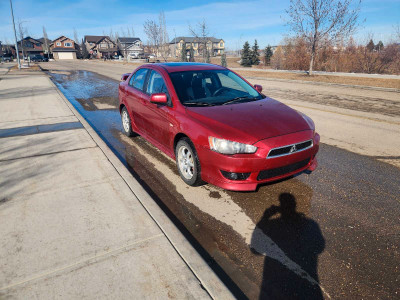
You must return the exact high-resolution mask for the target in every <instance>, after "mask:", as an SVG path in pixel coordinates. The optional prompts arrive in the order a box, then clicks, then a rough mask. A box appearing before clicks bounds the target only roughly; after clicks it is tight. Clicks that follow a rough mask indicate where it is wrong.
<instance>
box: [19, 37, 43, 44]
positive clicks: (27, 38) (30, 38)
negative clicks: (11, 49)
mask: <svg viewBox="0 0 400 300" xmlns="http://www.w3.org/2000/svg"><path fill="white" fill-rule="evenodd" d="M23 40H24V41H25V40H34V41H36V42H39V43H41V44H43V43H42V42H41V41H39V40H37V39H34V38H32V37H30V36H27V37H25V38H23ZM20 43H21V40H19V41H18V44H20Z"/></svg>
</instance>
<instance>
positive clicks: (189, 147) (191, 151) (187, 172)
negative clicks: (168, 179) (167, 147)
mask: <svg viewBox="0 0 400 300" xmlns="http://www.w3.org/2000/svg"><path fill="white" fill-rule="evenodd" d="M175 157H176V165H177V167H178V172H179V175H180V176H181V178H182V180H183V181H184V182H185V183H186V184H188V185H190V186H198V185H200V184H202V183H203V181H202V180H201V168H200V161H199V158H198V157H197V153H196V149H195V148H194V146H193V144H192V142H191V141H190V140H189V139H188V138H182V139H180V140H179V142H178V143H177V144H176V147H175Z"/></svg>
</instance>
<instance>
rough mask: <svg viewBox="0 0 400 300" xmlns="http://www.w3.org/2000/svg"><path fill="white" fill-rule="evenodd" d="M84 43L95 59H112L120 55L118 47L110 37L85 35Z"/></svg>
mask: <svg viewBox="0 0 400 300" xmlns="http://www.w3.org/2000/svg"><path fill="white" fill-rule="evenodd" d="M84 43H85V46H86V49H87V51H88V52H89V54H90V56H92V57H93V58H104V57H107V58H110V57H112V56H114V55H118V48H117V45H116V44H115V43H114V42H113V41H112V40H111V39H110V37H108V36H104V35H101V36H99V35H85V38H84Z"/></svg>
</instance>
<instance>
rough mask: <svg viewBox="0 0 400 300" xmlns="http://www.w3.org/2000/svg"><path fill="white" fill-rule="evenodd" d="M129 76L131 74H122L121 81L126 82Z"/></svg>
mask: <svg viewBox="0 0 400 300" xmlns="http://www.w3.org/2000/svg"><path fill="white" fill-rule="evenodd" d="M129 75H131V73H125V74H123V75H122V77H121V81H126V80H127V79H128V77H129Z"/></svg>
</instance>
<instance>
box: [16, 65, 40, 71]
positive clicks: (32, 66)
mask: <svg viewBox="0 0 400 300" xmlns="http://www.w3.org/2000/svg"><path fill="white" fill-rule="evenodd" d="M15 71H17V72H18V71H32V72H37V71H41V69H40V67H39V65H36V64H35V65H34V64H31V65H30V67H29V68H21V70H19V69H18V65H15V66H13V67H12V68H11V69H10V72H15Z"/></svg>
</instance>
